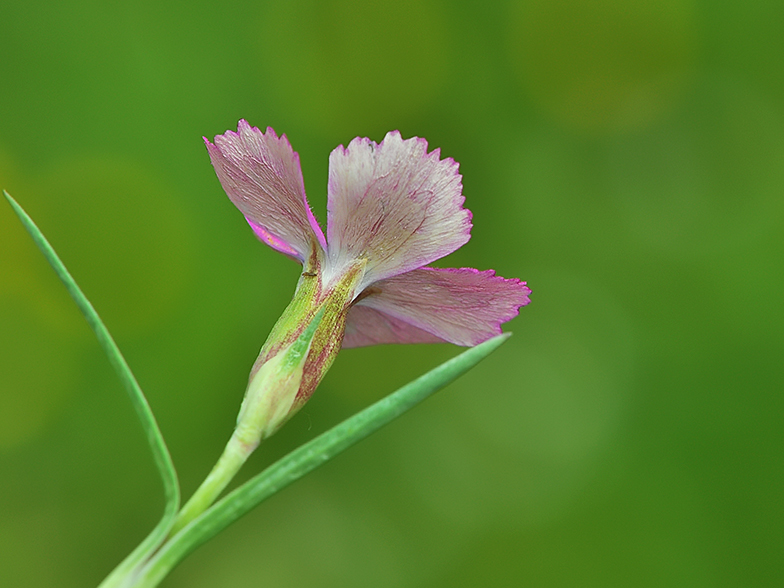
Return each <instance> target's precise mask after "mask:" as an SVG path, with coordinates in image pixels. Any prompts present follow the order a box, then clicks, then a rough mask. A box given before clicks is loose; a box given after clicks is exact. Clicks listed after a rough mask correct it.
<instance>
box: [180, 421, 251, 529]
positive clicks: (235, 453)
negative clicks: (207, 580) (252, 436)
mask: <svg viewBox="0 0 784 588" xmlns="http://www.w3.org/2000/svg"><path fill="white" fill-rule="evenodd" d="M254 449H256V447H255V445H249V444H248V443H247V442H245V441H244V440H243V439H241V438H240V436H239V435H238V431H235V432H234V434H233V435H232V436H231V439H229V442H228V443H227V444H226V448H225V449H224V450H223V454H222V455H221V456H220V459H219V460H218V462H217V463H216V464H215V466H214V467H213V468H212V471H211V472H210V473H209V475H208V476H207V477H206V478H205V479H204V481H203V482H202V483H201V486H199V488H198V489H197V490H196V492H195V493H194V494H193V496H191V498H190V500H188V502H187V503H186V504H185V506H183V507H182V510H180V512H179V513H178V514H177V519H176V520H175V521H174V526H173V527H172V529H171V531H170V532H169V536H170V537H172V536H174V535H175V534H176V533H177V532H178V531H179V530H180V529H182V528H183V527H184V526H185V525H187V524H188V523H190V522H191V521H192V520H193V519H195V518H196V517H197V516H199V515H200V514H201V513H203V512H204V511H205V510H207V509H208V508H209V507H210V506H211V505H212V503H213V502H215V499H216V498H218V496H220V493H221V492H222V491H223V489H224V488H226V486H227V485H228V484H229V482H231V480H232V478H234V476H235V475H236V474H237V472H238V471H239V469H240V468H241V467H242V464H244V463H245V461H246V460H247V459H248V457H249V456H250V454H251V453H253V450H254Z"/></svg>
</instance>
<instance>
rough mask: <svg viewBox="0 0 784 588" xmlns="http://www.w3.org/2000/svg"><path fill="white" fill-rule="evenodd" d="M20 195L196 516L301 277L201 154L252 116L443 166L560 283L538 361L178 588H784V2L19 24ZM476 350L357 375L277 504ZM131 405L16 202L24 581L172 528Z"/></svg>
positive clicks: (10, 331) (311, 168)
mask: <svg viewBox="0 0 784 588" xmlns="http://www.w3.org/2000/svg"><path fill="white" fill-rule="evenodd" d="M0 22H1V23H2V55H1V56H0V79H1V80H2V91H1V92H0V184H2V187H4V188H7V189H8V190H9V191H10V192H11V193H12V194H13V195H14V196H15V197H16V198H17V199H18V200H19V202H20V203H21V204H22V205H23V206H24V207H25V208H26V209H27V210H28V212H29V213H30V214H31V215H32V216H33V218H34V219H35V220H36V221H37V222H38V224H39V226H40V227H41V228H42V229H43V231H44V232H45V234H46V235H47V236H48V237H49V239H50V240H51V242H52V243H53V245H54V246H55V248H56V249H57V250H58V252H59V253H60V255H61V257H62V258H63V260H64V261H65V263H66V264H67V265H68V267H69V268H70V270H71V271H72V273H73V274H74V276H75V277H76V279H77V280H78V281H79V283H80V284H81V286H82V287H83V289H84V291H85V292H86V293H87V295H88V296H89V297H90V298H91V300H92V302H93V303H94V305H95V306H96V307H97V309H98V311H99V312H100V313H101V315H102V316H103V318H104V320H105V321H106V323H107V325H108V326H109V328H110V329H111V331H112V332H113V334H114V336H115V337H116V339H117V341H118V343H119V344H120V347H121V348H122V349H123V351H124V352H125V354H126V357H127V358H128V360H129V362H130V363H131V365H132V367H133V368H134V370H135V373H136V375H137V377H138V379H139V381H140V382H141V384H142V386H143V388H144V389H145V391H146V393H147V395H148V398H149V401H150V403H151V404H152V406H153V408H154V410H155V413H156V415H157V417H158V419H159V422H160V425H161V428H162V430H163V433H164V435H165V436H166V438H167V441H168V443H169V447H170V449H171V452H172V454H173V458H174V461H175V464H176V465H177V468H178V473H179V475H180V479H181V482H182V486H183V491H184V493H185V495H186V496H187V495H189V494H190V493H191V492H192V491H193V490H194V489H195V487H196V486H197V484H198V483H199V482H200V481H201V479H202V478H203V476H204V475H206V473H207V471H208V470H209V468H210V466H211V465H212V463H213V462H214V460H215V459H216V458H217V456H218V454H219V452H220V449H221V448H222V446H223V443H224V442H225V440H226V439H227V437H228V435H229V433H230V430H231V427H232V424H233V421H234V418H235V416H236V412H237V409H238V406H239V402H240V399H241V396H242V392H243V390H244V385H245V382H246V378H247V374H248V370H249V368H250V366H251V364H252V362H253V360H254V359H255V355H256V353H257V352H258V349H259V347H260V346H261V344H262V342H263V341H264V339H265V337H266V335H267V333H268V331H269V329H270V328H271V326H272V325H273V323H274V321H275V319H276V318H277V316H278V315H279V314H280V312H281V311H282V309H283V308H284V307H285V305H286V303H287V302H288V300H289V299H290V297H291V294H292V292H293V289H294V285H295V283H296V279H297V275H298V272H299V269H298V266H296V264H294V263H292V262H291V261H289V260H287V259H286V258H284V257H283V256H282V255H279V254H276V253H275V252H273V251H272V250H269V249H267V248H265V247H264V246H263V245H261V244H260V243H258V242H257V241H255V239H254V237H253V235H252V233H251V231H250V229H249V228H248V226H247V225H246V223H245V222H244V220H243V219H242V217H241V215H240V214H239V213H238V212H237V210H236V209H235V208H234V207H233V206H232V205H231V203H230V202H229V201H228V199H227V198H226V196H225V195H224V193H223V191H222V189H221V187H220V185H219V183H218V181H217V179H216V177H215V175H214V172H213V170H212V167H211V165H210V162H209V158H208V156H207V153H206V151H205V149H204V146H203V143H202V139H201V137H202V135H207V136H209V137H212V136H213V135H215V134H218V133H222V132H224V131H225V130H226V129H230V128H231V129H236V124H237V120H238V119H239V118H246V119H247V120H248V121H250V122H251V124H253V125H257V126H260V127H262V128H264V127H265V126H267V125H270V126H273V127H274V128H275V129H276V130H277V131H278V132H282V133H286V134H287V135H288V137H289V138H290V140H291V143H292V145H293V146H294V148H295V149H296V150H297V151H298V152H299V154H300V157H301V161H302V167H303V173H304V177H305V184H306V187H307V191H308V196H309V198H310V201H311V204H312V205H313V208H314V210H315V212H316V214H317V216H319V217H320V219H321V220H322V222H323V221H324V220H325V213H324V211H325V200H326V198H325V194H326V181H327V158H328V155H329V152H330V150H331V149H333V148H334V147H336V146H337V145H339V144H341V143H342V144H347V143H348V141H350V140H351V139H352V138H353V137H355V136H357V135H361V136H369V137H371V138H372V139H374V140H376V141H380V140H381V139H382V138H383V136H384V134H385V133H386V132H387V131H389V130H392V129H400V130H401V132H402V133H403V135H404V136H406V137H408V136H413V135H417V136H422V137H425V138H427V139H428V141H429V143H430V146H431V148H436V147H440V148H441V150H442V154H443V156H448V157H453V158H454V159H455V160H457V161H459V162H460V164H461V172H462V173H463V176H464V177H463V182H464V193H465V195H466V206H467V207H469V208H470V209H471V210H472V211H473V213H474V224H475V228H474V231H473V239H472V240H471V241H470V242H469V243H468V245H466V246H465V247H463V248H462V249H460V250H459V251H458V252H456V253H454V254H453V255H451V256H450V257H448V258H446V259H444V260H441V262H440V263H439V265H441V266H444V267H447V266H469V267H478V268H480V269H486V268H494V269H496V270H497V271H498V272H499V273H500V274H501V275H503V276H507V277H520V278H522V279H525V280H528V282H529V285H530V286H531V287H532V289H533V296H532V300H533V303H532V304H531V305H530V306H529V307H527V308H525V309H523V310H522V313H521V316H520V317H519V318H518V319H515V320H514V321H512V322H511V323H509V324H508V325H507V326H506V328H507V330H513V331H514V332H515V336H514V337H513V338H512V339H511V341H510V342H509V343H507V344H506V345H505V346H504V347H502V348H501V349H500V350H499V351H498V352H497V353H495V354H494V355H493V356H491V357H490V358H489V359H488V360H486V361H485V362H484V363H482V364H480V365H479V366H478V367H477V368H476V369H475V370H474V371H473V372H471V373H470V374H469V375H467V376H465V377H464V378H462V379H461V380H459V381H458V382H456V383H455V384H453V385H451V386H450V387H449V388H448V389H446V390H445V391H443V392H441V393H439V395H437V396H436V397H434V398H432V399H430V400H428V401H427V402H426V403H425V404H424V405H422V406H421V407H419V408H417V409H416V410H415V411H414V412H412V413H410V414H408V415H406V416H405V417H404V418H402V419H401V420H399V421H398V422H396V423H394V424H393V425H391V426H390V427H388V428H387V429H385V430H383V431H382V432H380V433H378V434H376V435H375V436H374V437H372V438H370V439H368V440H367V441H365V442H364V443H362V444H361V445H360V446H357V447H355V448H353V449H351V450H350V451H348V452H347V453H346V454H344V455H342V456H340V457H339V458H338V459H336V460H335V461H334V462H332V463H330V464H328V465H326V466H325V467H323V468H322V469H320V470H318V471H317V472H315V473H314V474H312V475H310V476H309V477H307V478H306V479H304V480H302V481H300V482H298V483H296V484H295V485H294V486H292V487H290V488H288V489H287V490H285V491H284V492H283V493H281V494H279V495H278V496H276V497H274V498H272V499H271V500H269V501H268V502H266V503H265V504H263V505H262V506H260V507H259V508H257V509H256V510H255V511H254V512H253V513H251V515H249V516H248V517H246V518H245V519H243V520H241V521H240V522H238V523H237V524H235V525H234V526H232V527H231V528H229V529H228V530H227V531H226V532H224V533H223V534H222V535H220V536H219V537H218V538H217V539H215V540H213V541H212V542H210V543H209V544H207V545H205V546H204V547H202V548H200V549H199V550H198V551H197V552H196V553H194V554H193V555H192V556H191V557H190V558H189V559H187V560H186V561H185V562H184V563H183V564H182V565H181V566H180V567H179V568H178V569H177V570H175V572H174V573H173V574H172V576H171V577H170V578H169V579H168V580H167V581H166V582H165V583H164V586H169V587H172V588H175V587H186V586H187V587H190V588H201V587H208V586H230V585H247V586H285V587H299V586H318V587H341V588H346V587H366V586H373V587H375V588H387V587H397V586H406V587H415V588H419V587H422V588H424V587H428V588H430V587H450V588H451V587H458V586H472V587H476V586H543V587H544V586H602V587H611V586H689V587H699V586H738V587H740V586H744V587H745V586H756V587H764V586H781V585H782V583H783V582H784V574H783V573H782V572H783V571H784V570H783V569H782V568H784V564H783V562H784V557H783V554H784V506H783V505H784V500H783V499H782V498H783V497H782V494H783V491H784V461H783V458H784V451H783V450H782V448H783V447H784V443H783V442H784V434H783V433H782V431H783V428H782V414H784V400H783V398H782V381H783V380H784V378H782V376H783V375H784V367H783V366H784V361H782V351H784V328H783V327H784V312H782V310H781V297H782V294H781V292H782V290H783V289H784V279H783V276H782V265H783V262H784V237H782V235H784V230H783V229H784V222H783V220H784V214H783V213H784V165H783V164H784V35H783V34H782V30H784V28H783V27H784V4H782V3H781V2H773V1H771V2H762V1H761V2H751V3H748V2H707V1H705V0H703V1H701V2H698V1H688V0H664V1H652V2H630V1H620V0H560V1H559V0H530V1H526V2H495V3H479V2H447V1H427V2H417V1H410V0H397V1H395V2H392V1H386V2H372V1H368V0H365V1H360V0H341V1H338V2H317V1H315V0H310V1H307V0H297V1H291V2H284V1H278V2H224V3H215V2H202V1H199V0H197V1H195V2H188V3H186V2H168V1H149V0H142V1H141V2H139V4H135V3H129V2H122V3H105V2H97V1H95V0H92V1H75V0H66V1H64V2H52V1H45V2H39V1H36V0H30V1H29V2H25V3H22V2H12V1H9V0H5V1H3V2H2V4H1V5H0ZM458 351H459V350H458V349H457V348H454V347H451V346H448V345H441V346H439V345H431V346H410V347H391V346H386V347H377V348H367V349H357V350H348V351H344V352H342V353H341V354H340V356H339V357H338V360H337V362H336V364H335V366H334V367H333V368H332V371H331V372H330V373H329V374H328V376H327V378H326V379H325V381H324V382H323V383H322V385H321V387H320V388H319V390H318V391H317V393H316V395H315V396H314V398H313V400H312V401H311V402H310V404H309V405H308V406H307V407H306V408H305V409H304V410H303V411H302V412H301V413H300V414H299V415H298V416H297V417H296V418H295V419H294V420H293V421H291V423H290V424H289V425H288V426H287V427H286V428H285V429H284V430H283V431H281V432H280V433H279V434H278V435H277V436H275V437H274V438H273V439H271V440H270V441H269V442H268V443H266V444H265V445H264V446H263V448H262V449H261V450H260V451H259V452H258V454H257V455H255V456H254V457H253V459H252V460H251V462H250V463H249V464H248V466H247V468H246V470H245V471H244V473H243V476H242V477H244V478H246V477H248V476H249V475H251V474H253V473H255V472H258V471H260V469H261V468H263V467H264V466H265V465H266V464H269V463H271V462H272V461H273V460H275V459H277V458H278V457H280V456H282V455H284V454H285V453H286V452H288V451H289V450H291V449H292V448H294V447H295V446H296V445H298V444H299V443H302V442H303V441H305V440H307V439H310V438H312V437H313V436H314V435H315V434H317V433H318V432H320V431H323V430H325V429H326V428H328V427H330V426H331V425H333V424H335V423H337V422H339V421H340V420H341V419H343V418H345V417H346V416H348V415H350V414H352V413H354V412H355V411H356V410H358V409H360V408H362V407H364V406H366V405H367V404H369V403H370V402H372V401H374V400H375V399H378V398H380V397H382V396H383V395H385V394H387V393H389V392H390V391H392V390H394V389H395V388H396V387H398V386H399V385H401V384H403V383H405V382H407V381H409V380H411V379H413V378H414V377H416V376H417V375H419V374H421V373H422V372H424V371H426V370H427V369H429V368H431V367H433V366H435V365H437V364H438V363H440V362H442V361H443V360H445V359H447V358H449V357H452V356H453V355H455V354H456V353H457V352H458ZM161 508H162V495H161V488H160V483H159V481H158V478H157V476H156V473H155V470H154V469H153V466H152V462H151V459H150V457H149V454H148V452H147V450H146V447H145V443H144V440H143V437H142V434H141V430H140V427H139V426H138V424H137V422H136V420H135V417H134V415H133V413H132V410H131V407H130V403H129V402H128V400H127V398H126V397H125V395H124V391H123V390H122V389H121V388H120V385H119V383H118V381H117V380H116V378H115V376H114V375H113V373H112V371H111V369H110V367H109V365H108V363H107V361H106V359H105V358H104V357H103V355H102V353H101V351H100V350H99V348H98V346H97V344H96V343H95V341H94V339H93V337H92V334H91V332H90V331H89V330H88V328H87V327H86V325H85V323H84V321H83V320H82V318H81V316H80V315H79V314H78V312H77V310H76V308H75V306H74V305H73V304H72V303H71V301H70V299H69V298H68V297H67V295H66V293H65V291H64V289H63V288H62V286H61V285H60V284H59V283H58V282H57V280H56V278H55V277H54V275H53V273H52V272H51V270H50V269H49V267H48V266H47V265H46V262H45V261H44V260H43V258H42V256H41V255H40V253H39V252H38V251H37V250H36V249H35V248H34V246H33V244H32V242H31V241H30V239H29V237H28V236H27V235H26V233H24V231H23V230H22V228H21V225H20V224H19V222H18V220H17V219H16V218H15V217H14V216H13V214H12V211H11V209H10V207H8V206H7V205H6V204H5V203H4V202H0V584H2V585H3V586H36V587H38V586H57V587H63V588H67V587H71V586H73V587H76V586H79V587H82V586H93V585H96V584H97V583H98V582H99V581H100V580H101V579H102V578H103V576H104V575H105V574H106V573H108V571H109V570H110V569H111V568H112V567H113V566H114V565H115V564H116V563H117V562H119V560H120V559H121V558H122V557H123V556H124V555H125V554H127V553H128V552H129V551H130V550H131V549H132V547H133V546H135V545H136V543H138V541H139V540H140V539H141V538H142V537H143V536H144V535H145V534H146V532H147V531H148V530H149V529H150V528H151V527H152V525H153V524H154V523H155V521H156V520H157V518H158V516H159V514H160V512H161Z"/></svg>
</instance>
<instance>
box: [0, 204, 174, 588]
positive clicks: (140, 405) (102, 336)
mask: <svg viewBox="0 0 784 588" xmlns="http://www.w3.org/2000/svg"><path fill="white" fill-rule="evenodd" d="M3 194H4V195H5V197H6V199H7V200H8V202H9V203H10V204H11V206H12V207H13V209H14V212H16V214H17V216H18V217H19V219H20V220H21V221H22V224H23V225H24V227H25V229H27V232H28V233H30V236H31V237H32V238H33V241H34V242H35V244H36V245H37V246H38V248H39V249H40V250H41V252H42V253H43V254H44V257H46V260H47V261H48V262H49V263H50V264H51V266H52V268H54V271H55V272H56V273H57V276H58V277H59V278H60V280H62V282H63V284H65V287H66V289H67V290H68V293H69V294H70V295H71V298H73V300H74V302H76V305H77V306H78V307H79V310H81V311H82V314H83V315H84V317H85V318H86V319H87V323H88V324H89V325H90V327H91V328H92V330H93V331H94V332H95V336H96V337H97V338H98V343H100V345H101V347H102V348H103V350H104V352H105V353H106V355H107V356H108V358H109V361H110V362H111V364H112V366H113V367H114V369H115V371H116V372H117V375H118V376H119V378H120V380H121V381H122V383H123V386H124V387H125V390H126V391H127V392H128V395H129V396H130V398H131V402H132V403H133V407H134V409H135V410H136V414H137V416H138V417H139V420H140V421H141V423H142V427H143V428H144V432H145V434H146V437H147V442H148V444H149V446H150V450H151V451H152V454H153V458H154V460H155V465H156V467H157V468H158V472H159V473H160V476H161V479H162V480H163V489H164V494H165V497H166V506H165V508H164V514H163V517H162V518H161V521H160V522H159V523H158V525H157V526H156V527H155V529H153V530H152V532H151V533H150V534H149V535H148V536H147V538H146V539H145V540H144V541H143V542H142V543H141V544H140V545H139V546H138V547H137V548H136V550H134V552H133V553H131V554H130V555H129V556H128V557H127V558H126V559H125V561H123V562H122V563H121V564H120V566H118V568H117V569H115V571H114V572H112V574H111V575H110V576H109V577H108V578H107V579H106V580H105V581H104V583H103V584H102V586H106V587H108V586H113V585H118V584H119V582H120V581H121V580H122V578H123V577H124V576H125V574H126V573H127V572H128V571H129V570H130V569H132V568H133V567H135V566H136V565H137V564H138V563H139V562H140V561H141V560H142V559H144V557H145V556H146V554H148V553H149V552H151V551H152V550H153V549H155V548H156V547H158V546H159V545H160V544H161V542H162V541H163V540H164V539H165V538H166V535H167V534H168V532H169V529H170V528H171V525H172V523H173V521H174V517H175V516H176V515H177V509H178V508H179V506H180V487H179V483H178V482H177V474H176V472H175V471H174V464H173V463H172V460H171V456H170V455H169V451H168V449H167V448H166V443H165V442H164V440H163V435H161V432H160V429H159V428H158V424H157V423H156V421H155V417H154V416H153V413H152V410H151V409H150V405H149V404H148V403H147V399H146V398H145V397H144V393H143V392H142V390H141V388H140V387H139V384H138V383H137V382H136V378H135V377H134V375H133V373H131V368H130V367H128V364H127V363H126V361H125V358H124V357H123V356H122V353H120V350H119V348H118V347H117V344H116V343H115V342H114V339H112V336H111V335H110V334H109V331H108V330H107V329H106V327H105V326H104V324H103V322H102V321H101V319H100V317H99V316H98V313H97V312H96V311H95V309H94V308H93V305H92V304H90V301H89V300H87V298H86V297H85V295H84V293H83V292H82V290H81V289H80V288H79V286H78V285H77V284H76V282H75V281H74V279H73V277H72V276H71V274H70V273H69V272H68V270H67V269H66V268H65V265H63V262H62V261H60V258H59V257H58V256H57V253H55V251H54V249H53V248H52V246H51V245H50V244H49V242H48V241H47V240H46V237H44V235H43V233H41V231H40V229H39V228H38V227H37V226H36V225H35V223H34V222H33V220H32V219H31V218H30V217H29V216H28V215H27V213H26V212H25V211H24V209H22V207H21V206H20V205H19V204H18V203H17V202H16V200H14V199H13V198H12V197H11V195H10V194H9V193H8V192H6V191H5V190H3Z"/></svg>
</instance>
